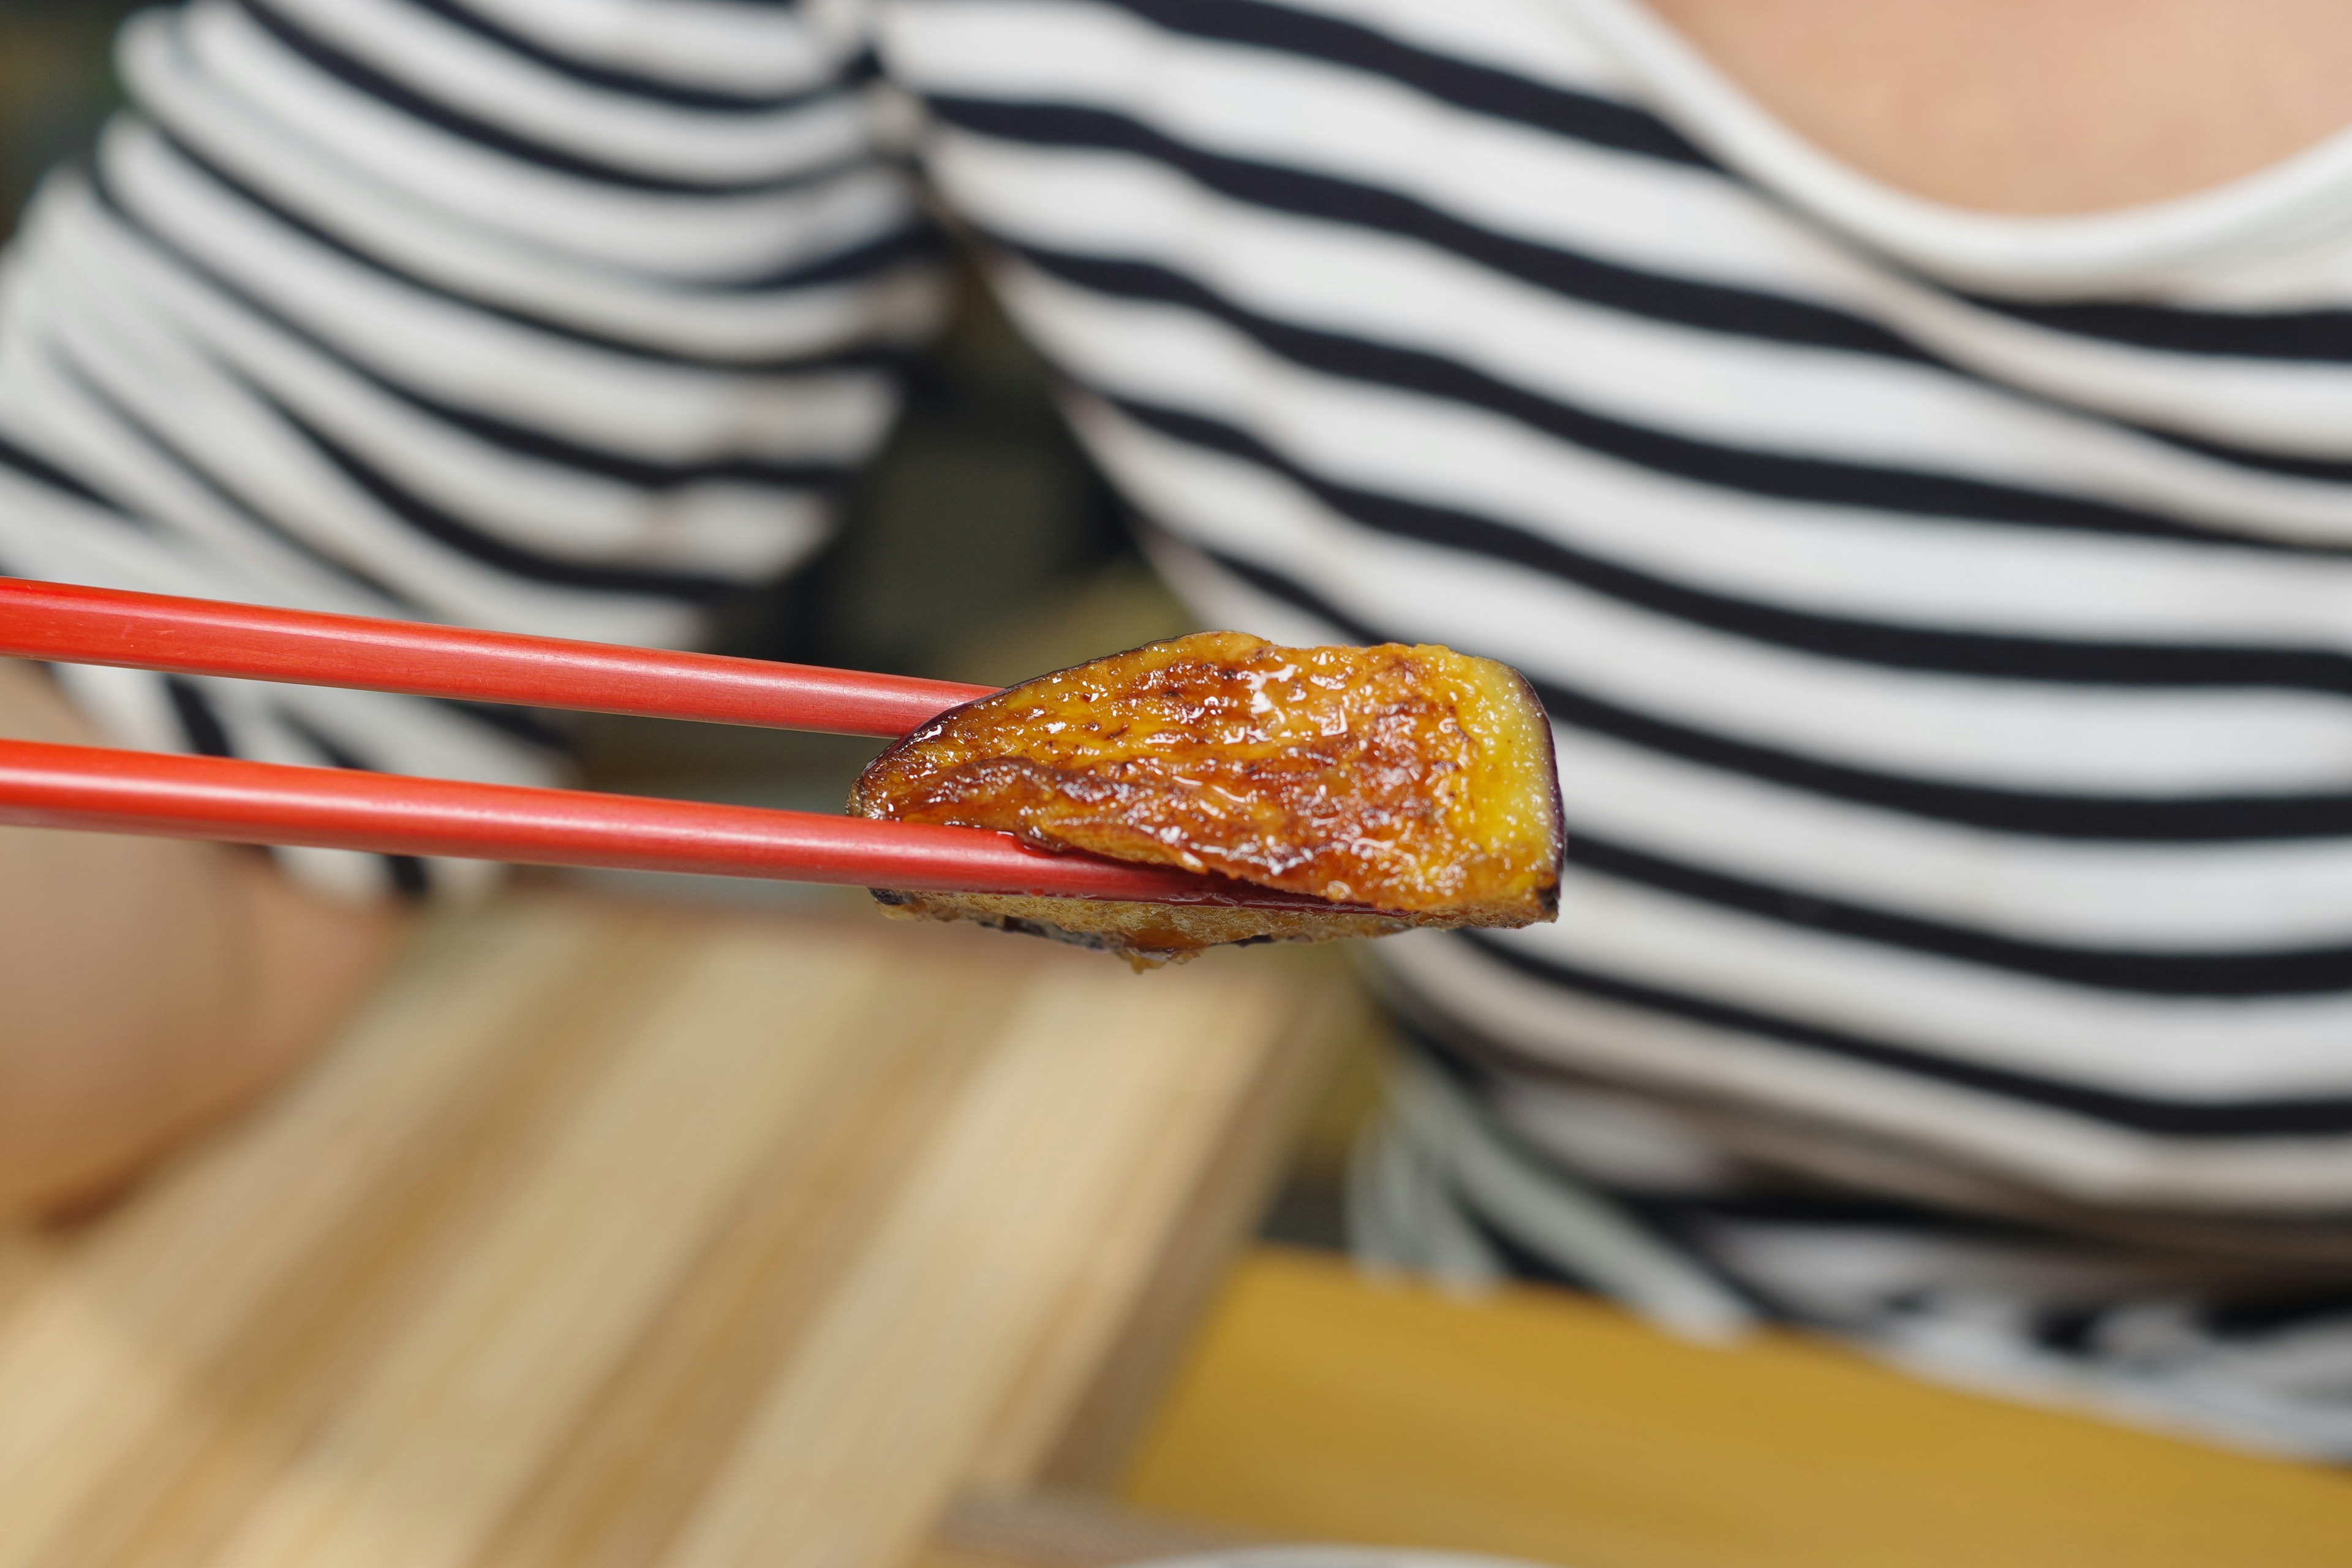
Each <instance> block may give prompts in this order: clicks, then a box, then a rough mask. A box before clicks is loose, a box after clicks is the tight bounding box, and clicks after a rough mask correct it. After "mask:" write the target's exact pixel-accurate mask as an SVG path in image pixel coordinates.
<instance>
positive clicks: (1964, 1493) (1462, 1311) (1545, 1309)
mask: <svg viewBox="0 0 2352 1568" xmlns="http://www.w3.org/2000/svg"><path fill="white" fill-rule="evenodd" d="M1120 1492H1121V1495H1122V1496H1123V1497H1124V1499H1125V1500H1126V1501H1127V1502H1128V1503H1129V1504H1130V1505H1132V1506H1134V1507H1136V1508H1139V1509H1142V1510H1160V1511H1164V1512H1167V1513H1172V1514H1177V1515H1181V1516H1184V1517H1187V1518H1189V1519H1192V1520H1194V1521H1214V1522H1215V1523H1216V1524H1217V1525H1220V1526H1222V1527H1223V1529H1225V1530H1227V1531H1232V1532H1234V1533H1236V1534H1241V1535H1255V1536H1258V1537H1261V1538H1273V1539H1282V1538H1292V1539H1301V1540H1324V1541H1358V1542H1376V1543H1382V1544H1391V1545H1420V1546H1433V1547H1444V1548H1451V1549H1454V1550H1456V1551H1481V1552H1500V1553H1507V1554H1510V1555H1514V1556H1520V1557H1526V1558H1530V1559H1533V1560H1535V1561H1537V1562H1540V1563H1562V1564H1568V1565H1570V1568H2111V1565H2112V1568H2338V1565H2340V1564H2343V1563H2352V1476H2347V1474H2346V1473H2345V1472H2343V1471H2340V1470H2330V1469H2321V1468H2315V1467H2311V1466H2305V1465H2296V1464H2290V1463H2286V1462H2284V1461H2280V1460H2275V1459H2265V1458H2256V1457H2253V1456H2252V1455H2247V1454H2240V1453H2232V1452H2229V1451H2227V1450H2224V1449H2221V1448H2215V1447H2207V1446H2204V1445H2201V1444H2197V1443H2191V1442H2186V1441H2181V1440H2178V1439H2174V1438H2170V1437H2165V1436H2157V1435H2155V1434H2153V1433H2147V1432H2139V1431H2133V1430H2129V1429H2127V1428H2125V1427H2122V1426H2112V1425H2109V1424H2107V1423H2105V1422H2102V1421H2095V1420H2092V1419H2090V1418H2088V1417H2085V1416H2082V1415H2071V1414H2066V1413H2063V1412H2059V1411H2053V1410H2041V1409H2035V1408H2032V1407H2031V1406H2027V1405H2017V1404H2012V1403H2010V1402H2008V1401H2005V1400H1997V1399H1987V1398H1979V1397H1977V1396H1975V1395H1972V1394H1963V1393H1959V1392H1958V1391H1955V1390H1952V1389H1948V1388H1938V1387H1936V1386H1933V1385H1931V1384H1926V1383H1923V1382H1920V1381H1918V1380H1917V1379H1915V1378H1911V1377H1907V1376H1905V1375H1903V1374H1901V1373H1895V1372H1893V1371H1890V1370H1888V1369H1886V1368H1885V1367H1882V1366H1879V1365H1876V1364H1874V1363H1871V1362H1867V1361H1864V1360H1863V1359H1862V1358H1860V1357H1859V1356H1856V1355H1853V1354H1851V1353H1848V1352H1843V1351H1841V1350H1839V1349H1837V1348H1835V1347H1834V1346H1832V1345H1828V1344H1824V1343H1822V1342H1819V1341H1815V1340H1810V1339H1801V1338H1799V1337H1797V1336H1794V1335H1790V1334H1781V1333H1769V1334H1764V1335H1761V1336H1759V1337H1757V1338H1755V1339H1753V1340H1750V1341H1748V1342H1744V1343H1741V1344H1738V1345H1735V1346H1730V1347H1726V1348H1721V1349H1710V1348H1702V1347H1700V1346H1696V1345H1691V1344H1685V1343H1683V1342H1678V1341H1675V1340H1672V1339H1668V1338H1667V1337H1665V1336H1664V1335H1663V1334H1660V1333H1657V1332H1655V1331H1653V1330H1651V1329H1648V1328H1646V1327H1644V1326H1643V1325H1642V1324H1640V1323H1638V1322H1635V1321H1633V1320H1632V1319H1630V1318H1628V1317H1626V1316H1625V1315H1624V1314H1622V1313H1621V1312H1617V1311H1614V1310H1611V1309H1608V1308H1606V1307H1602V1306H1599V1305H1597V1304H1595V1303H1592V1302H1591V1301H1587V1300H1581V1299H1579V1298H1576V1297H1572V1296H1570V1295H1568V1294H1566V1293H1565V1292H1562V1291H1558V1290H1549V1289H1533V1288H1528V1289H1506V1290H1503V1291H1500V1292H1498V1293H1496V1294H1495V1295H1492V1296H1486V1297H1482V1298H1479V1299H1477V1300H1459V1299H1455V1298H1453V1297H1449V1296H1446V1295H1444V1294H1441V1293H1440V1292H1437V1291H1434V1290H1431V1289H1424V1288H1419V1287H1411V1286H1405V1285H1384V1284H1381V1283H1378V1282H1374V1281H1370V1280H1368V1279H1365V1278H1364V1277H1363V1276H1361V1275H1360V1274H1358V1273H1356V1272H1355V1271H1353V1270H1352V1269H1349V1268H1348V1267H1347V1266H1346V1265H1345V1264H1344V1263H1343V1262H1341V1261H1340V1260H1339V1259H1338V1258H1329V1257H1325V1256H1319V1255H1313V1254H1307V1253H1296V1252H1285V1251H1281V1250H1277V1249H1267V1250H1264V1251H1261V1252H1258V1253H1257V1254H1255V1256H1253V1257H1251V1258H1249V1259H1248V1260H1247V1261H1246V1262H1245V1263H1244V1264H1243V1265H1242V1266H1241V1267H1240V1268H1239V1269H1238V1270H1237V1271H1236V1272H1235V1274H1234V1278H1233V1279H1232V1280H1231V1282H1230V1283H1229V1284H1228V1286H1227V1288H1226V1289H1225V1291H1224V1292H1223V1296H1222V1298H1221V1300H1219V1302H1218V1303H1217V1306H1216V1308H1215V1310H1214V1311H1213V1314H1212V1315H1211V1316H1210V1318H1209V1320H1208V1322H1207V1326H1206V1328H1205V1330H1204V1331H1203V1332H1202V1336H1201V1339H1200V1341H1199V1342H1198V1343H1197V1344H1196V1346H1195V1347H1194V1350H1193V1352H1192V1356H1191V1358H1190V1361H1189V1363H1188V1365H1187V1367H1186V1369H1185V1371H1184V1372H1183V1373H1182V1374H1181V1377H1180V1378H1179V1379H1178V1381H1177V1382H1176V1384H1175V1385H1174V1387H1173V1389H1172V1391H1171V1394H1170V1395H1169V1397H1168V1401H1167V1404H1166V1406H1165V1408H1164V1410H1163V1412H1162V1414H1161V1415H1160V1418H1159V1419H1158V1421H1157V1423H1156V1424H1155V1426H1154V1427H1153V1429H1152V1431H1151V1432H1150V1436H1148V1438H1147V1439H1146V1440H1145V1442H1144V1443H1143V1444H1142V1446H1141V1447H1140V1449H1139V1454H1138V1457H1137V1458H1136V1460H1135V1462H1134V1464H1133V1466H1132V1467H1131V1468H1130V1470H1129V1473H1128V1475H1127V1476H1126V1478H1125V1479H1124V1481H1123V1484H1122V1485H1121V1487H1120ZM988 1522H989V1521H985V1520H982V1521H978V1523H979V1524H980V1525H981V1526H983V1527H984V1526H985V1525H986V1524H987V1523H988ZM999 1532H1000V1533H1003V1527H1002V1526H1000V1527H999ZM1031 1533H1032V1535H1033V1537H1034V1539H1036V1540H1038V1541H1039V1542H1041V1545H1040V1546H1039V1547H1038V1549H1037V1550H1036V1552H1035V1555H1036V1557H1037V1558H1038V1560H1039V1561H1040V1562H1041V1563H1044V1562H1046V1561H1048V1560H1049V1553H1050V1552H1051V1551H1052V1550H1053V1548H1052V1542H1054V1541H1055V1540H1056V1539H1061V1538H1062V1537H1057V1536H1056V1535H1055V1532H1054V1531H1053V1528H1052V1521H1051V1520H1050V1518H1047V1517H1044V1516H1040V1517H1039V1518H1038V1519H1037V1521H1035V1523H1034V1525H1033V1526H1032V1531H1031Z"/></svg>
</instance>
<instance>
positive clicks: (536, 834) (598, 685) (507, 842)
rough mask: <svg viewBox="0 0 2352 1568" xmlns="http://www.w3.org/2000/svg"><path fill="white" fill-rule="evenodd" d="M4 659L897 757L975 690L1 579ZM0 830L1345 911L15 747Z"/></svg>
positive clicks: (1080, 867) (1139, 874) (506, 794)
mask: <svg viewBox="0 0 2352 1568" xmlns="http://www.w3.org/2000/svg"><path fill="white" fill-rule="evenodd" d="M7 656H15V657H19V658H38V659H47V660H51V661H54V662H58V663H68V664H106V665H117V666H122V667H126V668H132V669H155V670H164V671H169V672H172V673H176V674H185V675H218V676H233V677H238V678H241V679H254V680H277V681H292V682H298V683H300V684H305V685H313V686H341V687H353V688H359V689H366V690H373V691H397V692H405V693H410V694H413V695H417V696H427V697H450V698H457V699H460V700H470V701H484V702H510V703H522V704H528V705H530V706H534V707H542V708H571V709H580V710H588V711H593V712H605V713H636V714H644V715H647V716H651V717H656V718H669V719H698V720H705V721H715V722H719V723H733V724H755V725H764V726H767V727H770V728H775V729H792V730H820V731H830V732H834V733H839V734H852V735H897V734H900V733H903V732H904V731H908V730H910V729H912V728H914V727H915V726H917V725H919V724H920V723H922V722H923V721H926V720H928V719H930V718H933V717H935V716H936V715H938V714H939V713H940V712H941V711H943V710H946V709H948V708H950V707H953V706H955V705H956V704H958V703H961V702H965V701H969V700H971V699H972V698H975V697H982V696H985V695H987V694H988V693H989V691H991V690H992V688H990V687H982V686H959V685H954V684H950V683H949V682H946V681H938V680H917V679H908V678H906V677H900V676H888V675H871V674H866V673H864V672H862V671H857V670H842V669H823V668H815V667H813V666H808V665H791V664H768V663H763V662H761V661H760V660H757V659H747V658H717V657H714V656H711V655H708V654H691V653H672V652H666V651H662V650H658V649H644V648H630V647H610V646H607V645H605V644H602V643H584V642H565V641H558V640H555V639H552V638H547V637H520V636H516V635H513V634H511V633H503V632H480V631H470V630H465V629H461V628H456V627H449V626H416V625H410V624H408V623H406V622H401V621H380V620H368V619H363V618H361V617H358V616H322V615H313V614H310V613H308V612H305V611H299V610H278V609H266V608H261V607H257V606H253V605H226V604H217V603H214V602H212V601H210V600H205V599H179V598H167V597H163V596H161V595H152V594H129V593H120V592H116V591H114V590H111V589H104V588H85V587H77V586H71V585H68V584H57V583H36V582H28V581H25V580H22V579H16V578H0V657H7ZM0 824H5V825H12V826H30V827H62V828H74V829H87V830H95V831H100V832H110V833H131V834H143V835H149V836H152V837H171V838H203V839H213V840H218V841H223V842H228V843H238V844H286V845H308V846H315V847H323V848H334V849H364V850H372V851H375V852H377V853H382V854H390V855H447V856H457V857H461V858H470V859H486V860H511V861H517V862H520V863H524V864H529V865H543V866H596V867H615V868H625V869H632V870H649V871H688V872H697V873H702V874H706V875H713V876H725V877H761V878H771V879H779V880H788V881H802V882H833V883H845V884H849V885H852V886H862V887H874V888H897V889H908V890H910V891H937V892H953V891H964V892H981V893H1027V894H1039V895H1054V896H1061V897H1071V898H1095V899H1124V900H1139V901H1143V902H1150V903H1210V904H1229V905H1243V906H1247V907H1251V908H1258V909H1294V910H1333V909H1336V908H1339V907H1340V906H1336V905H1333V904H1329V903H1326V902H1324V901H1323V900H1318V899H1311V898H1305V897H1301V896H1298V895H1295V894H1289V893H1280V892H1276V891H1273V890H1272V889H1263V888H1256V887H1252V886H1251V885H1249V884H1247V883H1244V882H1236V881H1232V880H1230V879H1225V878H1222V877H1202V876H1195V875H1192V874H1191V873H1189V872H1185V871H1180V870H1175V869H1173V868H1160V867H1151V866H1135V865H1128V864H1124V863H1121V862H1118V861H1115V860H1106V859H1100V858H1096V857H1094V856H1090V855H1077V854H1067V855H1057V854H1052V853H1048V852H1046V851H1044V850H1039V849H1033V848H1030V847H1027V846H1026V845H1024V844H1022V843H1021V842H1020V841H1019V840H1018V839H1016V838H1013V837H1011V836H1010V835H1008V834H1002V833H986V832H982V831H979V830H977V829H973V828H966V827H938V826H926V825H922V824H917V823H900V822H881V821H874V820H870V819H867V818H865V817H855V816H826V815H824V814H821V813H816V812H804V811H775V810H769V809H765V808H762V807H757V806H743V805H711V804H709V803H704V802H695V801H674V800H655V799H648V798H645V797H642V796H636V795H598V794H592V793H590V792H587V791H583V790H560V789H528V788H521V787H518V786H515V785H511V784H468V783H464V782H460V781H456V780H448V779H426V778H412V777H408V776H405V775H403V774H395V773H366V772H362V771H358V770H354V769H342V768H306V767H290V766H287V765H284V764H281V763H250V762H243V761H238V760H235V759H230V758H221V757H190V756H180V755H174V754H166V753H158V752H126V751H114V750H110V749H108V748H104V747H96V746H61V745H53V744H48V743H45V742H33V741H6V740H0Z"/></svg>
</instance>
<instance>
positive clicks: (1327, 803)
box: [852, 632, 1560, 945]
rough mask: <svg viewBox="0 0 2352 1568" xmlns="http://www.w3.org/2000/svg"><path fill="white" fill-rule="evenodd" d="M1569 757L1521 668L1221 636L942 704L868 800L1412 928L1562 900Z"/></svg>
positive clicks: (1504, 918)
mask: <svg viewBox="0 0 2352 1568" xmlns="http://www.w3.org/2000/svg"><path fill="white" fill-rule="evenodd" d="M1552 767H1553V764H1552V752H1551V740H1550V732H1549V728H1548V727H1547V725H1546V723H1545V721H1544V717H1543V713H1542V710H1541V709H1540V708H1539V707H1538V705H1537V703H1536V701H1535V698H1534V695H1533V693H1532V692H1530V691H1529V690H1528V686H1527V683H1526V682H1525V681H1524V680H1522V679H1520V678H1519V677H1518V675H1517V673H1516V672H1514V671H1513V670H1511V669H1509V668H1507V667H1506V666H1503V665H1499V664H1495V663H1493V662H1491V661H1489V660H1486V659H1476V658H1468V657H1467V656H1465V655H1462V654H1457V653H1454V652H1453V651H1452V650H1450V649H1447V648H1442V647H1403V646H1402V645H1399V644H1386V645H1383V646H1381V647H1318V648H1286V647H1275V646H1274V645H1272V644H1269V643H1266V642H1265V641H1263V640H1261V639H1259V638H1257V637H1249V636H1246V635H1244V634H1242V633H1239V632H1203V633H1201V634H1199V635H1197V636H1194V637H1181V638H1178V639H1176V640H1174V641H1171V642H1164V643H1154V644H1151V645H1150V646H1149V647H1140V648H1137V649H1135V650H1133V651H1132V652H1129V653H1123V654H1117V655H1114V656H1112V657H1111V658H1104V659H1097V660H1095V661H1094V662H1092V663H1090V664H1084V665H1080V666H1078V667H1076V668H1073V669H1067V670H1063V671H1061V672H1059V673H1057V674H1054V675H1048V676H1044V677H1041V678H1039V679H1035V680H1032V681H1027V682H1024V684H1022V685H1020V686H1016V687H1013V688H1010V689H1007V690H1005V691H1003V692H1000V693H998V694H997V695H995V696H993V697H987V698H982V700H979V701H977V702H972V703H969V704H967V705H965V706H964V707H961V708H959V709H956V710H953V711H951V712H949V713H946V714H942V715H941V716H940V718H939V719H937V720H934V721H932V722H931V723H929V724H928V725H926V726H925V727H924V728H922V729H920V730H919V731H915V732H914V733H913V734H911V735H909V736H908V737H907V738H906V739H905V740H903V741H900V742H898V743H897V744H895V745H893V746H892V747H891V748H890V749H889V750H888V751H887V752H884V753H883V754H882V755H881V756H880V757H878V758H877V759H876V760H875V762H874V763H873V765H872V766H870V767H869V768H868V769H867V770H866V774H865V776H864V777H863V778H861V779H860V780H859V781H858V785H857V790H856V795H855V797H854V799H853V802H852V804H853V805H854V807H855V809H856V810H857V811H858V812H860V813H861V814H863V815H865V816H887V817H896V818H898V819H900V820H904V821H909V822H931V823H946V824H951V825H955V826H967V827H984V828H995V829H998V830H1001V831H1005V832H1012V833H1017V834H1019V835H1020V836H1021V837H1024V838H1026V839H1029V840H1030V841H1031V842H1033V843H1036V844H1039V845H1043V846H1045V847H1050V848H1067V849H1084V850H1089V851H1092V852H1093V853H1096V854H1098V855H1106V856H1110V857H1112V858H1118V859H1122V860H1134V861H1147V862H1154V863H1160V864H1166V865H1174V866H1181V867H1184V868H1187V869H1191V870H1195V871H1216V872H1221V873H1223V874H1224V875H1226V876H1230V877H1234V878H1238V879H1242V880H1244V881H1248V882H1254V883H1256V884H1259V885H1261V886H1264V887H1269V888H1279V889H1285V890H1286V891H1290V892H1297V893H1305V894H1307V895H1309V896H1312V897H1317V898H1323V899H1328V900H1333V901H1335V902H1339V903H1348V904H1354V905H1359V906H1366V907H1369V908H1370V909H1374V910H1381V911H1384V912H1387V913H1390V914H1392V915H1395V916H1399V917H1403V919H1402V922H1401V924H1402V923H1411V924H1474V923H1475V924H1481V925H1519V924H1525V923H1527V922H1528V921H1538V920H1544V919H1548V918H1549V917H1550V915H1551V913H1552V910H1553V908H1554V904H1555V901H1556V900H1557V897H1558V889H1559V844H1560V839H1559V795H1558V788H1557V784H1556V782H1555V780H1554V776H1553V772H1552ZM950 901H951V902H957V903H971V902H972V900H950ZM919 903H920V904H923V905H929V906H932V908H931V909H929V910H927V912H939V913H949V912H954V913H962V914H966V915H971V914H974V913H975V912H976V909H977V906H975V907H974V909H972V910H965V909H961V908H959V909H956V910H953V911H950V910H947V909H945V908H943V907H940V900H939V899H938V898H936V897H933V898H930V899H927V900H920V901H919ZM1118 907H1119V908H1123V909H1135V910H1143V909H1145V908H1147V906H1118ZM1103 912H1104V913H1105V914H1107V913H1108V910H1105V911H1103ZM1163 913H1164V911H1163ZM1138 918H1142V917H1141V916H1140V915H1139V917H1138ZM1309 918H1310V919H1312V918H1313V917H1309ZM1087 923H1088V924H1089V925H1099V924H1100V923H1101V922H1100V921H1088V922H1087ZM1160 923H1162V924H1165V923H1167V922H1166V921H1164V920H1163V921H1161V922H1160ZM1361 924H1362V922H1361V921H1359V922H1358V928H1359V929H1356V930H1350V931H1346V932H1335V933H1334V934H1361V930H1360V927H1361ZM1400 929H1401V925H1400ZM1279 934H1283V935H1294V934H1297V933H1296V932H1295V931H1290V930H1286V931H1283V932H1281V933H1279ZM1225 940H1239V939H1238V938H1227V939H1225ZM1112 945H1116V944H1112ZM1141 945H1154V944H1148V943H1147V944H1141Z"/></svg>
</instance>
